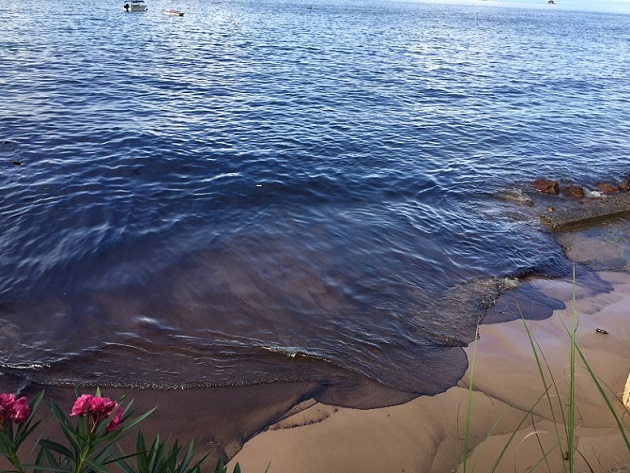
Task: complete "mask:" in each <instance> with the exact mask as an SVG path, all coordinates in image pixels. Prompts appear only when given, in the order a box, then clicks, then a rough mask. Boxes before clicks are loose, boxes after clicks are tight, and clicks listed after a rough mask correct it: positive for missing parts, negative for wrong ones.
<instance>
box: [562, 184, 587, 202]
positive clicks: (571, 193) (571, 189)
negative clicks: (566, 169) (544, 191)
mask: <svg viewBox="0 0 630 473" xmlns="http://www.w3.org/2000/svg"><path fill="white" fill-rule="evenodd" d="M562 193H563V194H564V195H566V196H567V197H573V198H575V199H583V198H584V189H583V188H582V186H577V185H575V184H569V185H567V186H564V187H563V188H562Z"/></svg>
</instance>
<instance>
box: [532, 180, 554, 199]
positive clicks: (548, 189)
mask: <svg viewBox="0 0 630 473" xmlns="http://www.w3.org/2000/svg"><path fill="white" fill-rule="evenodd" d="M532 185H533V186H534V187H535V188H536V189H538V190H539V191H540V192H542V193H543V194H556V195H557V194H559V193H560V186H559V185H558V183H557V182H556V181H552V180H550V179H536V180H535V181H534V182H532Z"/></svg>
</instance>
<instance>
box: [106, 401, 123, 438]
mask: <svg viewBox="0 0 630 473" xmlns="http://www.w3.org/2000/svg"><path fill="white" fill-rule="evenodd" d="M122 417H123V408H122V406H118V410H117V411H116V414H114V417H112V420H110V421H109V424H107V427H105V432H113V431H114V430H116V429H117V428H118V427H120V422H121V421H122Z"/></svg>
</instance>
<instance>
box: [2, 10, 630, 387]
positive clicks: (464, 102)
mask: <svg viewBox="0 0 630 473" xmlns="http://www.w3.org/2000/svg"><path fill="white" fill-rule="evenodd" d="M122 5H123V2H122V1H120V2H119V1H113V0H98V1H97V0H78V1H77V0H73V1H69V0H36V1H31V2H11V3H10V4H9V5H5V7H6V8H5V9H4V10H3V20H2V32H1V33H0V58H1V59H0V90H1V91H2V93H1V94H0V167H1V168H2V172H1V173H0V215H1V216H2V218H1V219H0V326H1V327H0V328H1V330H0V386H1V385H2V384H3V383H4V385H5V386H8V385H10V386H14V385H19V384H20V383H26V382H29V381H31V380H32V381H36V382H39V383H43V384H47V383H48V384H66V383H67V384H73V383H79V384H99V385H101V386H108V385H110V386H133V387H154V388H158V389H160V388H181V387H191V386H227V385H247V384H256V383H269V382H274V381H293V380H295V381H299V380H307V381H315V382H320V383H322V385H328V386H334V385H340V386H341V385H344V386H354V385H358V384H361V383H364V382H368V383H372V384H374V385H378V386H382V387H387V388H389V389H392V390H394V391H400V392H403V393H412V394H420V393H434V392H438V391H440V390H443V389H445V388H446V387H447V386H449V385H450V384H451V383H453V382H455V381H456V380H457V379H458V378H459V376H460V375H461V374H462V372H463V369H465V366H466V359H465V356H464V354H463V351H462V350H461V348H458V347H460V346H462V345H464V344H465V343H466V342H467V341H469V340H470V339H471V337H472V336H473V334H474V326H475V323H476V322H477V320H478V318H479V317H480V314H482V313H483V309H484V308H485V306H486V305H487V304H486V303H487V301H488V300H491V299H492V298H493V297H495V296H496V291H497V288H498V287H500V285H501V281H502V278H506V277H515V276H521V275H526V274H542V275H552V276H553V275H563V274H566V272H567V271H568V268H569V267H570V265H569V264H568V262H567V260H566V259H565V256H564V254H563V252H562V249H561V247H560V246H559V245H558V244H557V243H556V242H555V241H554V240H553V239H552V238H551V237H550V236H549V235H548V234H547V233H545V232H544V231H543V230H542V229H541V228H540V226H539V225H538V223H537V221H536V219H535V218H534V216H533V215H530V214H528V213H527V212H526V211H525V210H522V208H519V207H518V206H516V205H515V204H513V203H506V202H505V201H503V200H501V199H500V198H498V194H499V193H500V192H501V191H502V190H504V189H506V188H512V187H516V188H527V183H529V182H530V181H531V180H533V179H535V178H538V177H551V178H555V179H570V180H575V181H578V182H581V183H584V184H591V185H592V184H594V183H596V182H598V181H600V180H607V179H617V178H619V177H620V176H623V175H626V174H627V173H628V171H630V169H629V167H628V163H629V158H630V115H629V112H628V111H629V110H630V85H629V84H630V83H629V82H628V77H630V48H629V47H628V45H629V44H630V15H615V14H601V13H588V12H571V11H566V10H560V9H555V8H553V7H552V6H547V5H542V6H541V7H540V8H531V9H520V8H500V7H494V6H489V5H486V4H483V3H480V4H476V5H467V6H455V5H440V4H422V3H397V2H386V1H365V2H364V1H329V0H314V1H312V2H311V1H308V2H307V1H294V0H287V1H269V0H262V1H251V0H246V1H243V0H223V1H220V2H216V1H207V0H168V1H167V0H155V1H153V0H149V3H148V5H149V9H148V11H146V12H143V13H126V12H124V11H123V8H122ZM547 7H549V8H547ZM164 8H176V9H181V10H184V11H185V16H184V17H173V16H168V15H165V14H163V13H162V10H163V9H164ZM12 161H16V162H19V163H21V164H20V165H16V164H12ZM515 208H516V210H515ZM494 278H499V279H494Z"/></svg>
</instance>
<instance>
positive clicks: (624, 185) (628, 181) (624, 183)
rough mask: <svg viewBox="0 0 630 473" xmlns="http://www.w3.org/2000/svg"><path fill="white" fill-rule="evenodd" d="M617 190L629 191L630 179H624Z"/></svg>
mask: <svg viewBox="0 0 630 473" xmlns="http://www.w3.org/2000/svg"><path fill="white" fill-rule="evenodd" d="M617 189H619V190H620V191H621V192H628V191H630V179H624V180H623V181H621V182H620V183H619V185H618V186H617Z"/></svg>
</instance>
